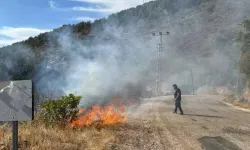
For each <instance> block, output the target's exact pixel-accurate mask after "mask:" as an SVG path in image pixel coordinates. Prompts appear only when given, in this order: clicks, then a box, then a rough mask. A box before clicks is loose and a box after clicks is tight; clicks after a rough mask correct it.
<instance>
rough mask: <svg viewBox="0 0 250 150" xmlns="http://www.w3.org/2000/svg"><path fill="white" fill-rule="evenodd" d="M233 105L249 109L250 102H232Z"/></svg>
mask: <svg viewBox="0 0 250 150" xmlns="http://www.w3.org/2000/svg"><path fill="white" fill-rule="evenodd" d="M233 105H235V106H239V107H242V108H245V109H249V110H250V104H249V103H241V102H234V103H233Z"/></svg>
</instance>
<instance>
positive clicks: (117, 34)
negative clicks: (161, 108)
mask: <svg viewBox="0 0 250 150" xmlns="http://www.w3.org/2000/svg"><path fill="white" fill-rule="evenodd" d="M249 6H250V2H249V1H248V0H243V1H240V2H235V1H233V0H226V1H224V0H210V1H205V0H185V1H183V0H159V1H151V2H148V3H145V4H143V5H141V6H137V7H136V8H130V9H127V10H123V11H121V12H118V13H116V14H112V15H110V16H109V17H108V18H103V19H99V20H95V21H94V22H93V23H90V22H81V23H79V24H76V25H64V26H62V27H60V28H57V29H54V30H53V31H51V32H48V33H42V34H40V35H38V36H36V37H30V38H29V39H27V40H25V41H22V42H19V43H15V44H13V45H11V46H6V47H3V48H1V49H0V57H1V60H0V65H1V74H0V79H1V80H6V79H33V81H34V82H35V83H36V85H37V86H39V88H48V87H51V86H52V85H53V86H56V87H57V88H58V87H60V88H61V89H60V90H62V91H63V92H67V91H69V89H72V90H73V89H77V90H76V91H78V92H79V91H85V92H84V93H83V95H84V94H85V95H89V93H91V94H90V95H98V94H96V93H97V92H96V91H98V90H99V91H102V92H103V93H109V92H111V91H110V90H106V91H105V90H104V91H103V90H100V89H106V88H107V89H112V87H114V86H116V85H114V83H113V80H116V81H117V84H119V86H121V87H119V88H118V89H116V91H115V92H118V93H119V92H120V91H127V92H128V93H130V90H124V89H123V87H126V88H127V87H129V89H133V88H131V86H132V87H135V88H136V87H137V85H140V86H139V88H141V87H146V86H150V88H153V89H154V88H155V80H156V78H155V76H156V75H155V72H156V61H157V55H156V54H157V53H156V49H157V43H158V38H159V37H153V36H152V33H153V32H155V33H158V32H160V31H161V32H165V31H169V32H170V35H169V36H164V37H163V48H164V51H165V52H162V53H161V57H160V62H161V64H162V65H161V83H162V85H161V90H162V91H166V90H167V89H168V88H169V87H171V86H169V85H171V84H172V83H177V84H179V85H186V86H187V87H189V86H190V85H191V76H190V70H192V71H193V73H194V83H195V88H198V87H200V86H204V85H212V86H214V85H218V86H224V85H230V86H235V85H236V82H237V75H238V68H237V66H238V61H239V59H240V51H239V49H240V46H238V45H237V41H236V35H237V33H238V32H239V29H240V28H241V26H240V25H239V24H240V23H241V22H242V21H243V20H245V19H246V18H247V17H248V16H249V15H250V10H249V9H248V8H249ZM93 68H95V69H93ZM83 78H84V79H83ZM240 78H241V75H240ZM79 80H84V83H81V82H79ZM127 84H132V85H129V86H128V85H127ZM240 84H241V83H240ZM142 85H143V86H142ZM242 86H244V85H243V84H242ZM62 87H63V88H62ZM87 87H88V90H87V89H86V88H87ZM83 89H84V90H83ZM121 89H123V90H121ZM133 91H136V92H135V93H137V94H138V93H139V94H141V92H142V91H141V90H139V91H138V90H133ZM112 92H114V91H112ZM125 93H126V92H125ZM135 93H133V94H132V95H134V94H135ZM125 95H126V94H125Z"/></svg>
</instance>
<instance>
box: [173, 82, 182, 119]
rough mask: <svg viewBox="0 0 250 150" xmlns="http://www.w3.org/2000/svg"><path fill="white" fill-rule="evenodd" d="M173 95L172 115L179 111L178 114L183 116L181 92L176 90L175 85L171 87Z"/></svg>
mask: <svg viewBox="0 0 250 150" xmlns="http://www.w3.org/2000/svg"><path fill="white" fill-rule="evenodd" d="M173 87H174V90H175V93H174V101H175V109H174V113H177V109H179V110H180V114H181V115H183V111H182V108H181V90H180V89H179V88H178V86H177V85H176V84H174V85H173Z"/></svg>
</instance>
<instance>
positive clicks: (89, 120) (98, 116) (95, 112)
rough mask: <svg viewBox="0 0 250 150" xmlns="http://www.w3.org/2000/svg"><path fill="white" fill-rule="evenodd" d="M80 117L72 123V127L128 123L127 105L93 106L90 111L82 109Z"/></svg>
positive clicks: (79, 113)
mask: <svg viewBox="0 0 250 150" xmlns="http://www.w3.org/2000/svg"><path fill="white" fill-rule="evenodd" d="M81 114H83V115H81ZM78 115H80V117H79V118H78V119H76V120H73V121H72V122H71V126H72V127H85V126H91V125H95V124H96V123H99V125H113V124H119V123H124V122H125V121H126V113H125V105H123V104H121V105H119V106H117V105H114V104H109V105H106V106H104V107H101V106H92V109H91V110H89V111H86V109H85V108H81V109H79V112H78Z"/></svg>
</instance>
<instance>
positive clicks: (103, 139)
mask: <svg viewBox="0 0 250 150" xmlns="http://www.w3.org/2000/svg"><path fill="white" fill-rule="evenodd" d="M0 134H1V137H0V141H1V142H0V149H10V145H11V141H10V139H11V131H10V128H8V127H6V126H2V127H0ZM114 137H115V133H114V132H113V131H112V130H108V129H102V130H100V131H99V130H97V129H96V128H94V127H89V128H85V129H81V130H80V129H72V128H70V127H67V128H63V129H62V128H60V127H46V126H45V125H44V124H41V123H26V124H21V125H19V145H20V149H21V150H22V149H25V150H72V149H74V150H84V149H88V150H100V149H103V147H105V145H106V144H107V143H108V142H110V141H112V140H113V139H114Z"/></svg>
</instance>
